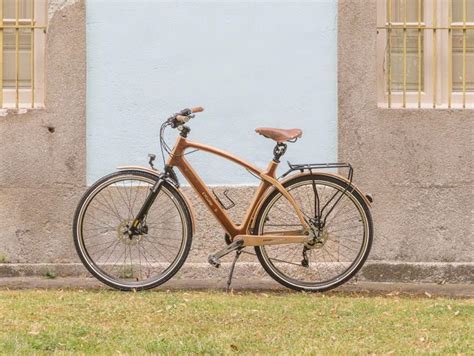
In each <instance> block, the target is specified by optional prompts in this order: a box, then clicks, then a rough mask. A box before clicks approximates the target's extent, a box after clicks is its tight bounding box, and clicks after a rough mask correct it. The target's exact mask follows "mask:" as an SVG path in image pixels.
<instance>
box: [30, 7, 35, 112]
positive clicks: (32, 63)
mask: <svg viewBox="0 0 474 356" xmlns="http://www.w3.org/2000/svg"><path fill="white" fill-rule="evenodd" d="M30 24H31V29H30V36H31V51H30V66H31V70H30V72H31V78H30V85H31V108H32V109H33V108H34V107H35V28H34V26H35V0H31V22H30Z"/></svg>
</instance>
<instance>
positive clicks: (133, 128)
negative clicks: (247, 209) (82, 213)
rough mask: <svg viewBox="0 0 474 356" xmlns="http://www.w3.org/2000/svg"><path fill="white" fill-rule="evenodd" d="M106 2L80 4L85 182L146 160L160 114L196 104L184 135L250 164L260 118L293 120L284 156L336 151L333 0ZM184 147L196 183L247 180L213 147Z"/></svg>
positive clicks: (267, 145) (266, 153)
mask: <svg viewBox="0 0 474 356" xmlns="http://www.w3.org/2000/svg"><path fill="white" fill-rule="evenodd" d="M112 3H113V6H111V5H110V3H109V2H107V1H96V0H91V1H89V2H88V4H87V60H88V65H87V66H88V84H87V93H88V94H87V104H88V105H87V123H88V125H87V155H88V156H87V173H88V181H89V182H93V181H95V180H96V179H98V178H99V177H101V176H103V175H105V174H106V173H108V172H110V171H111V170H113V169H115V167H116V166H117V165H123V164H124V163H129V164H140V163H141V164H143V163H146V159H147V154H148V153H149V152H154V153H158V150H159V145H158V132H159V126H160V124H161V122H162V121H163V120H164V119H166V118H167V117H168V116H169V115H170V114H172V113H174V112H176V111H177V110H180V109H182V108H185V107H188V106H196V105H202V106H204V107H205V108H206V111H205V112H204V113H202V114H199V115H198V116H197V118H196V119H195V120H193V121H192V124H191V127H192V132H191V134H190V136H189V137H190V139H192V140H195V141H199V142H204V143H208V144H212V145H214V146H216V147H219V148H221V149H224V150H227V151H229V152H232V153H234V154H236V155H238V156H240V157H242V158H244V159H247V160H249V161H250V162H253V163H254V164H255V165H257V166H259V167H262V168H264V167H266V165H267V164H268V162H269V161H270V159H271V158H272V150H273V146H274V144H273V142H271V141H269V140H266V139H264V138H263V137H261V136H258V135H256V134H255V132H254V130H255V128H256V127H262V126H263V127H265V126H266V127H282V128H293V127H300V128H301V129H303V131H304V136H303V139H302V140H300V141H299V142H298V143H297V144H295V145H290V146H291V147H289V149H288V154H287V156H285V160H286V159H288V160H290V161H292V162H296V161H297V162H328V161H329V162H333V161H334V160H336V158H337V93H336V83H337V80H336V78H337V72H336V64H337V59H336V55H337V54H336V49H337V42H336V32H337V31H336V20H337V1H336V0H324V1H291V2H290V1H279V0H277V1H260V0H252V1H179V2H174V1H159V0H151V1H145V0H138V1H136V0H133V1H132V0H126V1H113V2H112ZM132 19H133V20H132ZM124 24H125V26H123V25H124ZM175 136H176V132H174V134H172V135H170V136H169V137H168V139H169V142H170V144H171V143H172V142H173V140H174V138H175ZM159 157H160V156H159ZM188 158H189V159H190V161H191V162H192V163H193V165H194V166H195V168H196V170H197V171H198V172H199V173H200V174H201V175H202V177H203V179H204V180H205V181H206V182H208V183H211V184H245V183H253V182H254V180H253V178H252V176H250V175H249V174H248V173H247V172H246V171H245V170H242V169H241V168H239V167H235V166H232V165H229V164H226V163H225V162H224V161H222V160H221V159H214V158H212V157H209V155H207V154H204V153H197V154H193V155H192V156H189V157H188ZM285 166H286V164H285ZM285 168H286V167H285ZM216 172H218V174H216Z"/></svg>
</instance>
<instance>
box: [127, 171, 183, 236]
mask: <svg viewBox="0 0 474 356" xmlns="http://www.w3.org/2000/svg"><path fill="white" fill-rule="evenodd" d="M170 172H172V168H171V167H169V166H165V169H164V172H163V174H162V175H161V176H160V177H159V178H158V180H157V181H156V183H155V184H154V185H153V187H151V188H150V193H149V194H148V196H147V197H146V199H145V202H144V203H143V205H142V207H141V208H140V211H139V212H138V214H137V216H135V219H134V220H133V223H132V226H131V229H132V233H133V234H139V233H140V232H139V229H138V227H139V226H140V225H141V224H142V223H143V221H144V220H145V219H146V216H147V214H148V210H150V207H151V206H152V205H153V203H154V202H155V199H156V197H157V196H158V194H159V193H160V191H161V187H162V186H163V182H164V181H165V179H166V177H168V176H169V175H170ZM173 173H174V172H173Z"/></svg>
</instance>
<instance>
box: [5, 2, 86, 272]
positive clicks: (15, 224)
mask: <svg viewBox="0 0 474 356" xmlns="http://www.w3.org/2000/svg"><path fill="white" fill-rule="evenodd" d="M51 5H52V6H56V5H57V6H59V7H56V10H57V9H59V8H61V6H63V7H62V10H58V11H56V12H55V13H54V14H53V13H51V18H50V23H49V30H48V36H47V44H46V88H47V90H46V102H45V107H46V109H44V110H33V111H29V112H27V113H21V114H17V113H16V112H15V111H11V112H10V113H8V114H7V115H6V116H3V117H0V146H1V147H0V226H1V228H0V258H1V259H2V260H3V261H7V262H9V264H8V266H7V267H8V269H15V267H13V264H15V263H20V264H32V263H33V264H34V263H43V262H51V263H68V262H71V260H75V258H74V257H75V256H74V254H75V253H74V251H73V244H72V241H71V227H70V226H71V217H72V214H73V211H74V208H75V205H76V204H77V201H78V199H79V197H80V195H81V193H82V188H83V187H84V185H85V175H86V170H85V168H86V165H85V152H86V150H85V149H86V147H85V123H86V121H85V120H86V118H85V90H86V86H85V85H86V62H85V53H86V52H85V8H84V3H83V2H78V3H75V4H73V5H70V6H66V7H64V5H67V4H64V3H61V4H60V3H58V2H53V3H52V4H51ZM1 266H4V267H1ZM7 267H5V265H1V264H0V274H2V273H1V271H2V268H3V269H5V268H7Z"/></svg>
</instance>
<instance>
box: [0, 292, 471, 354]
mask: <svg viewBox="0 0 474 356" xmlns="http://www.w3.org/2000/svg"><path fill="white" fill-rule="evenodd" d="M0 325H1V326H2V327H1V328H0V354H5V353H7V354H8V353H20V354H29V353H36V354H41V353H51V352H58V353H61V354H62V353H67V352H81V353H88V354H97V353H102V354H103V353H107V354H108V353H130V354H132V353H133V354H135V353H140V354H141V353H172V354H181V353H208V354H222V353H229V354H230V353H236V352H237V353H247V354H248V353H251V354H255V353H260V354H269V353H291V354H304V353H306V354H308V353H317V354H347V353H351V354H354V353H364V354H366V353H377V354H382V353H383V354H385V353H396V354H407V353H409V354H412V353H425V352H435V353H443V354H446V353H464V354H469V353H472V351H473V350H474V344H473V341H474V340H473V338H474V336H473V335H474V300H472V299H471V300H462V299H458V300H452V299H441V298H413V297H400V296H376V297H368V296H364V295H341V294H328V295H313V294H302V293H291V292H288V293H250V292H249V293H236V294H225V293H223V292H201V291H193V292H181V291H180V292H163V291H159V292H144V293H120V292H114V291H108V290H101V291H81V290H75V291H57V290H56V291H53V290H48V291H42V290H27V291H0Z"/></svg>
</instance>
